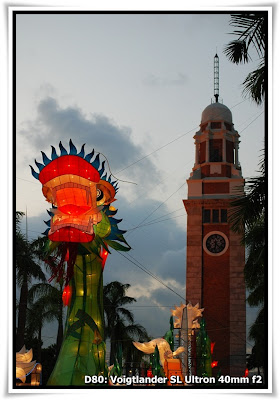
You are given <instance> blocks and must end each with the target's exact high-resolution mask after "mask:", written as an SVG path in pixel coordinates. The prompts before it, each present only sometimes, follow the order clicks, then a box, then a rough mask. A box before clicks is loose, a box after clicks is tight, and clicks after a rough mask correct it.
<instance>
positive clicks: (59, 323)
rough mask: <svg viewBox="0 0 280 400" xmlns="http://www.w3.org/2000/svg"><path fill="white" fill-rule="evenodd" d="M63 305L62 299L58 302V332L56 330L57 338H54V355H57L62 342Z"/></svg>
mask: <svg viewBox="0 0 280 400" xmlns="http://www.w3.org/2000/svg"><path fill="white" fill-rule="evenodd" d="M62 310H63V304H62V299H60V301H59V316H58V330H57V337H56V354H57V355H58V354H59V351H60V348H61V345H62V341H63V321H62V314H63V311H62Z"/></svg>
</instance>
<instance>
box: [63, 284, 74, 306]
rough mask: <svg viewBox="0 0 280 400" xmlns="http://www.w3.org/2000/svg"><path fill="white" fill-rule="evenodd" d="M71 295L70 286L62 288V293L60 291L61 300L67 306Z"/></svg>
mask: <svg viewBox="0 0 280 400" xmlns="http://www.w3.org/2000/svg"><path fill="white" fill-rule="evenodd" d="M71 296H72V288H71V287H70V286H68V285H67V286H65V288H64V289H63V293H62V301H63V304H64V306H68V305H69V304H70V301H71Z"/></svg>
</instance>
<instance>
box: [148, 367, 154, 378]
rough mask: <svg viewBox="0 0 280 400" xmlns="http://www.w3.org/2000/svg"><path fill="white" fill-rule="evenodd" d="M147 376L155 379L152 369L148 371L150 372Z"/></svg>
mask: <svg viewBox="0 0 280 400" xmlns="http://www.w3.org/2000/svg"><path fill="white" fill-rule="evenodd" d="M147 376H148V377H149V378H152V377H153V372H152V369H151V368H149V369H148V371H147Z"/></svg>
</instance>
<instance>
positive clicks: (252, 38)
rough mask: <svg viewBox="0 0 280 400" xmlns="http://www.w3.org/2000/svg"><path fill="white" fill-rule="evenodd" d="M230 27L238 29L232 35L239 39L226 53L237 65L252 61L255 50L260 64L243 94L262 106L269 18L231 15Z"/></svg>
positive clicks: (250, 77)
mask: <svg viewBox="0 0 280 400" xmlns="http://www.w3.org/2000/svg"><path fill="white" fill-rule="evenodd" d="M230 25H233V26H234V27H236V28H237V30H234V31H233V32H232V33H233V34H234V35H236V36H238V38H237V40H233V41H231V42H230V43H229V44H228V45H227V46H226V48H225V50H224V53H225V54H226V56H227V57H228V59H229V60H230V61H231V62H233V63H235V64H240V63H248V62H249V61H250V60H251V57H250V55H249V50H250V49H251V48H254V49H255V51H256V54H257V57H258V58H259V59H260V63H259V66H258V68H257V69H256V70H255V71H252V72H251V73H249V75H248V76H247V77H246V79H245V81H244V82H243V86H244V90H243V93H244V94H245V95H246V94H248V95H249V96H250V97H251V98H252V99H253V100H254V101H255V102H256V103H257V104H261V103H262V102H263V100H264V95H265V80H266V68H265V45H266V29H267V16H266V14H264V13H261V12H259V13H256V12H255V13H236V14H231V19H230Z"/></svg>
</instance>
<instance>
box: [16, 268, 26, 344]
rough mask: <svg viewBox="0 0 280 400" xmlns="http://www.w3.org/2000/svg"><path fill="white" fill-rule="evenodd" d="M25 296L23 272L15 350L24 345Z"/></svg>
mask: <svg viewBox="0 0 280 400" xmlns="http://www.w3.org/2000/svg"><path fill="white" fill-rule="evenodd" d="M27 296H28V284H27V274H26V273H25V274H24V277H23V282H22V286H21V289H20V299H19V307H18V327H17V335H16V351H19V350H20V349H21V348H22V347H23V346H24V333H25V323H26V309H27Z"/></svg>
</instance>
